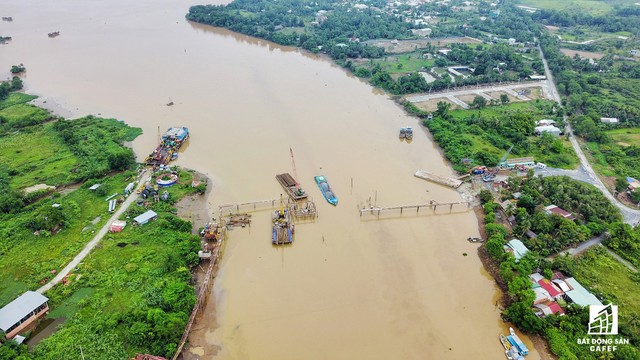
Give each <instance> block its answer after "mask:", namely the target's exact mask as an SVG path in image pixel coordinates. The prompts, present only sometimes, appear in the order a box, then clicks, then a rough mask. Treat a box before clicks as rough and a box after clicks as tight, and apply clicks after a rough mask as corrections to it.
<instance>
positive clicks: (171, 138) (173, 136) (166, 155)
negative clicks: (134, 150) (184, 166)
mask: <svg viewBox="0 0 640 360" xmlns="http://www.w3.org/2000/svg"><path fill="white" fill-rule="evenodd" d="M188 139H189V129H188V128H186V127H172V128H169V130H167V131H166V132H165V133H164V134H162V137H161V140H160V144H159V145H158V147H157V148H156V149H155V150H153V152H152V153H151V154H149V156H147V159H146V160H145V162H146V164H147V165H151V166H158V165H167V164H168V163H169V162H171V161H172V160H175V159H176V158H178V149H180V147H182V145H183V144H184V143H185V142H186V141H187V140H188Z"/></svg>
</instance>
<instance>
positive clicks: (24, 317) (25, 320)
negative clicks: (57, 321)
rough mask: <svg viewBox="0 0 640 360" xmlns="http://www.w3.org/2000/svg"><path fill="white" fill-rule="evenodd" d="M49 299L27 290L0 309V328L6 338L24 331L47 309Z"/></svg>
mask: <svg viewBox="0 0 640 360" xmlns="http://www.w3.org/2000/svg"><path fill="white" fill-rule="evenodd" d="M48 301H49V299H48V298H46V297H45V296H43V295H41V294H38V293H37V292H35V291H27V292H25V293H24V294H22V295H20V296H19V297H18V298H16V299H15V300H13V301H12V302H10V303H9V304H7V305H6V306H5V307H3V308H2V309H0V330H2V331H4V332H5V333H6V334H7V339H12V338H13V337H14V336H16V335H18V334H19V333H21V332H23V331H25V330H26V329H27V328H28V327H29V326H30V325H31V324H34V323H35V321H36V320H38V319H39V318H41V317H42V316H44V315H45V314H46V313H47V311H49V304H48Z"/></svg>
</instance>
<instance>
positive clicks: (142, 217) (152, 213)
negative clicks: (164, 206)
mask: <svg viewBox="0 0 640 360" xmlns="http://www.w3.org/2000/svg"><path fill="white" fill-rule="evenodd" d="M156 216H158V214H157V213H156V212H155V211H153V210H149V211H147V212H145V213H144V214H141V215H138V216H136V217H135V218H133V221H135V222H137V223H138V224H142V223H145V222H147V221H149V220H151V219H153V218H154V217H156Z"/></svg>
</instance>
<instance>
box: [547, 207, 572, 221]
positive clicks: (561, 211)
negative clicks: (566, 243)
mask: <svg viewBox="0 0 640 360" xmlns="http://www.w3.org/2000/svg"><path fill="white" fill-rule="evenodd" d="M544 212H545V213H547V215H552V214H556V215H560V216H562V217H563V218H565V219H569V220H575V219H576V217H575V216H573V214H572V213H570V212H568V211H567V210H564V209H562V208H559V207H557V206H555V205H549V206H547V207H545V208H544Z"/></svg>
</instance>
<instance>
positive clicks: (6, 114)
mask: <svg viewBox="0 0 640 360" xmlns="http://www.w3.org/2000/svg"><path fill="white" fill-rule="evenodd" d="M50 118H51V115H50V114H49V112H48V111H47V110H44V109H42V108H39V107H36V106H33V105H29V104H15V105H12V106H8V107H5V108H3V109H2V110H0V119H3V120H2V123H3V126H4V127H8V128H9V129H13V128H21V127H24V126H29V125H36V124H40V123H42V122H44V121H47V120H49V119H50ZM5 123H6V124H5Z"/></svg>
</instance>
